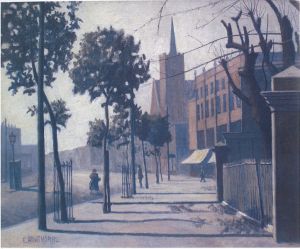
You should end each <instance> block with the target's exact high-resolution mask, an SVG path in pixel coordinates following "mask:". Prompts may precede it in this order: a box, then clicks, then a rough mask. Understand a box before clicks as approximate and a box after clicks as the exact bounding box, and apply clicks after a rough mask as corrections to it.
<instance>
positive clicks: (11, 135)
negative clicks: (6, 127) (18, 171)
mask: <svg viewBox="0 0 300 249" xmlns="http://www.w3.org/2000/svg"><path fill="white" fill-rule="evenodd" d="M8 137H9V143H10V144H11V148H12V154H13V162H14V161H15V143H16V135H15V134H14V133H13V132H11V133H10V134H9V136H8Z"/></svg>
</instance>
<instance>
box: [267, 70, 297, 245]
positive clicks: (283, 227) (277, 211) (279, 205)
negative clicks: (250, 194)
mask: <svg viewBox="0 0 300 249" xmlns="http://www.w3.org/2000/svg"><path fill="white" fill-rule="evenodd" d="M299 75H300V70H299V69H298V68H296V67H294V66H291V67H289V68H288V69H286V70H284V71H283V72H281V73H279V74H277V75H275V76H274V77H273V79H272V91H269V92H263V93H262V95H263V96H264V97H265V99H266V102H267V104H268V105H269V107H270V109H271V112H272V166H273V226H274V234H273V236H274V238H275V239H276V241H277V242H299V241H300V208H299V207H300V153H299V151H300V129H299V127H300V77H299Z"/></svg>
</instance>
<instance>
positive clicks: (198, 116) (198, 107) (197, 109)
mask: <svg viewBox="0 0 300 249" xmlns="http://www.w3.org/2000/svg"><path fill="white" fill-rule="evenodd" d="M196 116H197V120H200V106H199V105H197V107H196Z"/></svg>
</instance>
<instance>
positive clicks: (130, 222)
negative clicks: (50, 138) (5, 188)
mask: <svg viewBox="0 0 300 249" xmlns="http://www.w3.org/2000/svg"><path fill="white" fill-rule="evenodd" d="M151 177H152V178H153V179H152V178H151ZM152 183H153V184H152ZM137 191H138V194H136V195H135V196H134V198H121V197H120V194H114V195H113V196H112V212H111V213H109V214H103V213H102V208H101V203H102V200H101V199H99V200H92V201H88V202H86V203H83V204H78V205H75V206H74V217H75V221H74V222H72V223H69V224H58V223H54V222H53V214H48V216H47V226H48V230H47V231H39V230H38V229H37V219H31V220H28V221H26V222H23V223H21V224H18V225H14V226H11V227H9V228H5V229H2V234H1V235H2V238H1V245H2V247H85V248H86V247H278V246H283V247H290V246H292V247H295V246H299V245H295V244H287V243H285V244H277V243H275V242H274V240H273V238H272V235H271V234H270V233H268V232H266V231H264V230H262V229H261V228H259V227H258V226H257V225H256V224H253V223H250V222H249V221H248V220H246V219H245V218H243V217H242V216H240V215H238V214H237V213H235V212H234V211H233V210H230V209H228V208H225V207H223V206H222V205H220V204H219V203H217V202H216V194H215V191H216V187H215V182H214V181H213V180H211V179H208V180H207V182H200V181H199V179H197V178H192V177H187V176H171V181H167V180H166V176H165V177H164V181H163V182H162V183H160V184H155V183H154V176H152V175H150V188H149V189H144V188H142V189H140V188H139V187H138V188H137Z"/></svg>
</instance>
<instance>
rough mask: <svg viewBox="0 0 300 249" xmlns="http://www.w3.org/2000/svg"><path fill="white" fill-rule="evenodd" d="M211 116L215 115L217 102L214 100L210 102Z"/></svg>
mask: <svg viewBox="0 0 300 249" xmlns="http://www.w3.org/2000/svg"><path fill="white" fill-rule="evenodd" d="M210 115H211V116H212V117H213V116H214V115H215V102H214V99H211V100H210Z"/></svg>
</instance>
